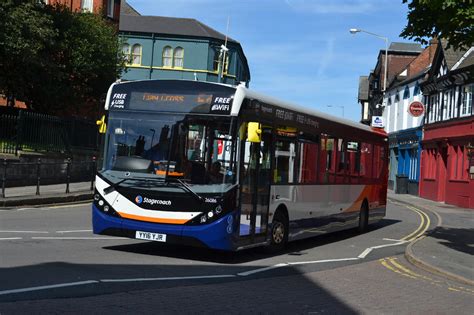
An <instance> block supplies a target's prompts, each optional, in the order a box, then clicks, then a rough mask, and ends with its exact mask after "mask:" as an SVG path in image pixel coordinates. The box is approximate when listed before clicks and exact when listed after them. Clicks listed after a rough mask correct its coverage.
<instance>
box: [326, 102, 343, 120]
mask: <svg viewBox="0 0 474 315" xmlns="http://www.w3.org/2000/svg"><path fill="white" fill-rule="evenodd" d="M326 106H327V107H339V108H342V118H344V105H326Z"/></svg>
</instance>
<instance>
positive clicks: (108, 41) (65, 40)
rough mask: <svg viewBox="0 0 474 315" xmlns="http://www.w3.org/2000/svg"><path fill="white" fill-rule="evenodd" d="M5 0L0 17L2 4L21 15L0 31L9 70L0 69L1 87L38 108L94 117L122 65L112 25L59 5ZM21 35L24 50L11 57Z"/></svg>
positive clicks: (0, 45)
mask: <svg viewBox="0 0 474 315" xmlns="http://www.w3.org/2000/svg"><path fill="white" fill-rule="evenodd" d="M7 2H9V3H10V4H11V5H10V6H4V5H3V4H2V5H0V20H1V18H2V11H1V8H3V7H6V8H5V10H4V11H3V12H5V13H6V15H7V16H11V15H12V12H16V11H19V12H21V14H17V15H20V19H19V18H18V16H16V17H13V16H12V18H10V19H9V20H8V23H9V24H8V25H10V26H11V27H10V29H8V28H6V29H5V32H4V33H5V34H4V35H0V36H4V37H5V40H3V38H1V37H0V54H1V55H0V57H1V58H2V61H0V63H2V64H1V66H2V68H3V69H6V68H8V69H9V72H4V71H2V73H0V89H1V90H3V91H4V94H6V95H13V96H15V97H16V98H18V99H21V100H23V101H25V103H26V104H27V106H28V107H29V108H31V109H34V110H35V111H38V112H43V113H48V114H56V115H63V116H64V115H67V116H71V115H74V116H87V117H97V116H98V114H99V112H100V111H101V108H102V105H103V100H104V98H105V95H106V93H107V89H108V87H109V86H110V84H111V83H112V82H114V81H115V80H116V79H117V78H118V77H119V76H120V74H121V72H122V71H123V69H124V58H123V56H122V54H121V52H120V49H119V44H120V43H119V40H118V35H117V31H116V28H115V27H114V26H113V25H111V24H110V23H109V22H108V21H106V20H105V19H104V18H102V17H101V16H98V15H94V14H92V13H78V12H71V11H70V10H69V9H68V8H67V7H65V6H61V5H55V6H50V5H38V4H35V3H34V1H33V3H26V4H25V3H23V2H22V1H15V0H7ZM32 12H33V13H35V15H32V14H31V13H32ZM28 15H29V16H30V18H29V20H26V21H23V20H21V17H24V16H28ZM4 16H5V15H4ZM0 23H2V22H0ZM31 33H33V34H36V33H38V35H37V36H35V37H34V38H31V35H30V34H31ZM18 38H20V39H21V40H18ZM23 40H26V44H29V46H27V48H28V49H23V50H17V53H16V54H14V55H13V57H15V58H13V57H12V56H10V55H9V54H8V52H12V51H13V52H14V51H15V45H25V44H21V43H18V42H22V41H23ZM30 46H31V47H30ZM4 48H5V49H4ZM3 50H4V51H5V53H3ZM3 69H2V70H3ZM4 82H5V84H4ZM7 83H8V84H7Z"/></svg>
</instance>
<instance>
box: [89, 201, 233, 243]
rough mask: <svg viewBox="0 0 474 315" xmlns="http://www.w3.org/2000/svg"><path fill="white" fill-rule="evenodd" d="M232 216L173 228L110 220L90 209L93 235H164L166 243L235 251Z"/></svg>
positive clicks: (97, 210) (120, 219) (123, 220)
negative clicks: (147, 233)
mask: <svg viewBox="0 0 474 315" xmlns="http://www.w3.org/2000/svg"><path fill="white" fill-rule="evenodd" d="M234 214H235V212H231V213H229V214H227V215H225V216H223V217H222V218H220V219H218V220H216V221H214V222H212V223H209V224H204V225H177V224H160V223H149V222H143V221H135V220H129V219H122V218H119V217H114V216H110V215H108V214H105V213H104V212H102V211H100V210H99V209H98V208H97V207H96V206H95V205H93V206H92V226H93V231H94V234H101V235H112V236H121V237H128V238H136V232H137V231H142V232H151V233H159V234H166V243H168V244H179V245H190V246H196V247H209V248H212V249H218V250H235V247H234V244H233V242H232V235H233V234H234V230H235V224H234V222H235V220H234Z"/></svg>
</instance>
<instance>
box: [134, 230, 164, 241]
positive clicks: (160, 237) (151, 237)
mask: <svg viewBox="0 0 474 315" xmlns="http://www.w3.org/2000/svg"><path fill="white" fill-rule="evenodd" d="M135 238H136V239H139V240H147V241H155V242H166V234H160V233H151V232H142V231H137V232H136V233H135Z"/></svg>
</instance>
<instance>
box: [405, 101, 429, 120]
mask: <svg viewBox="0 0 474 315" xmlns="http://www.w3.org/2000/svg"><path fill="white" fill-rule="evenodd" d="M408 112H409V113H410V114H411V115H412V116H413V117H420V116H421V115H423V113H424V112H425V106H424V105H423V104H422V103H421V102H418V101H415V102H411V103H410V105H409V106H408Z"/></svg>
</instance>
